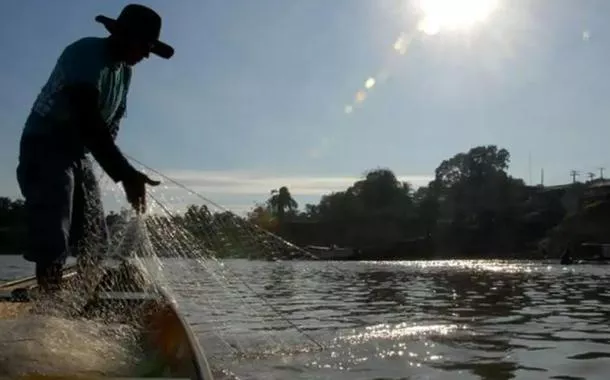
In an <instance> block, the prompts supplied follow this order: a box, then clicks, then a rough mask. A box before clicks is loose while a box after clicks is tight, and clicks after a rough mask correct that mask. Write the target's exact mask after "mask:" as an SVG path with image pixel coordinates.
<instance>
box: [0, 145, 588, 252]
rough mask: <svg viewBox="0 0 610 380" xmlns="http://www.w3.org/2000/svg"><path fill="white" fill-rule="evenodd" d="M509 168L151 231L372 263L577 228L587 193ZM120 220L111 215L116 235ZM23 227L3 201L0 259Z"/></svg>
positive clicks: (485, 154) (524, 243)
mask: <svg viewBox="0 0 610 380" xmlns="http://www.w3.org/2000/svg"><path fill="white" fill-rule="evenodd" d="M509 164H510V154H509V152H508V151H507V150H506V149H503V148H499V147H497V146H495V145H488V146H477V147H474V148H472V149H470V150H469V151H467V152H463V153H458V154H456V155H454V156H453V157H450V158H448V159H445V160H443V161H442V162H441V163H440V164H439V166H438V167H437V168H436V170H435V173H434V179H433V180H432V181H430V182H429V183H428V185H427V186H422V187H419V188H417V189H414V187H413V186H412V185H411V184H409V183H407V182H402V181H399V180H398V179H397V177H396V176H395V174H394V173H393V172H392V171H391V170H390V169H386V168H377V169H373V170H370V171H368V172H366V173H365V174H364V176H363V178H361V179H360V180H358V181H356V182H355V183H353V184H352V185H351V186H349V187H348V188H347V189H345V190H343V191H337V192H332V193H330V194H326V195H323V196H322V197H321V199H320V201H319V202H318V203H317V204H306V205H305V206H304V207H303V208H302V209H300V208H299V205H298V203H297V202H296V201H295V200H294V199H293V197H292V196H291V194H290V189H289V187H288V186H283V187H280V188H279V189H273V190H271V193H270V196H269V198H268V199H267V200H266V201H264V202H262V203H259V204H256V205H255V206H254V207H253V208H252V209H251V211H250V212H249V213H248V214H247V216H245V217H240V216H237V215H235V214H233V213H230V212H221V213H214V212H211V211H210V210H209V209H208V208H207V207H206V206H205V205H190V206H189V207H188V209H187V210H186V212H185V213H183V214H181V215H177V216H172V217H169V216H156V217H153V218H150V220H149V221H148V223H151V227H155V226H156V227H159V226H162V225H170V224H171V225H174V226H176V225H180V226H182V227H184V231H186V233H188V234H190V235H193V236H195V237H197V238H199V239H198V240H199V241H200V242H201V246H200V248H201V249H202V250H204V251H206V252H208V253H212V254H216V255H218V256H242V257H256V256H257V255H260V252H262V251H265V252H267V253H269V252H271V253H272V254H273V256H274V257H276V256H286V255H289V254H290V252H289V251H291V249H290V248H288V249H287V250H286V247H290V245H286V244H284V245H282V244H273V242H274V238H271V237H270V235H269V236H267V237H265V236H266V235H265V234H264V233H261V232H260V231H261V230H264V231H268V232H270V233H272V234H274V235H277V236H279V237H281V238H283V239H285V240H287V241H290V242H293V243H295V244H297V245H299V246H306V245H339V246H348V247H353V248H356V249H358V251H359V252H361V253H362V255H361V256H360V257H361V258H367V259H375V258H424V257H501V256H509V255H513V256H514V255H515V254H521V255H525V254H527V253H528V252H532V251H535V250H536V249H537V248H538V247H539V245H540V243H541V242H543V241H545V239H547V240H548V239H549V238H550V237H551V236H553V234H555V235H557V234H558V231H560V230H561V231H562V232H561V234H560V235H561V236H564V237H565V235H566V233H565V228H566V227H565V226H566V223H567V222H566V221H567V220H570V221H572V222H571V223H572V224H574V222H573V220H574V216H573V215H571V212H570V209H569V207H566V191H572V192H575V193H576V194H577V195H576V198H575V199H577V201H578V202H580V201H581V200H582V195H583V194H584V190H585V189H586V186H585V185H584V184H581V183H576V184H574V186H571V187H569V189H568V190H566V191H544V189H542V188H540V187H538V186H527V185H526V184H525V182H524V181H523V180H522V179H520V178H514V177H512V176H511V175H509V174H508V168H509ZM577 209H578V208H577ZM572 214H573V212H572ZM122 219H124V218H123V217H122V216H121V215H120V214H117V213H110V214H109V215H108V222H109V225H110V226H111V230H112V226H114V227H115V228H114V230H116V226H118V225H121V223H123V222H124V220H122ZM23 220H24V210H23V202H22V201H21V200H11V199H8V198H0V234H1V235H0V238H1V239H0V241H1V242H2V243H0V250H1V251H2V252H10V253H14V252H15V251H16V250H18V249H19V248H21V247H22V246H21V245H20V242H22V239H23V231H24V228H23ZM576 224H581V223H576ZM157 229H159V228H157ZM151 230H152V231H155V228H151ZM580 233H581V234H586V233H587V231H580ZM591 239H593V237H591ZM282 247H283V248H282ZM282 250H284V251H285V252H284V251H282Z"/></svg>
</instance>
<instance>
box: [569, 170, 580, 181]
mask: <svg viewBox="0 0 610 380" xmlns="http://www.w3.org/2000/svg"><path fill="white" fill-rule="evenodd" d="M579 175H580V173H579V172H578V171H576V170H570V176H571V177H572V183H576V177H578V176H579Z"/></svg>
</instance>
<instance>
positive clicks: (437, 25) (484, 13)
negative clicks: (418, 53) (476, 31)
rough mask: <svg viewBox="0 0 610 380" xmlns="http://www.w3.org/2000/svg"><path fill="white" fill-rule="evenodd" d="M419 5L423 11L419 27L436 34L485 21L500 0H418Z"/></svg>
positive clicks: (465, 27)
mask: <svg viewBox="0 0 610 380" xmlns="http://www.w3.org/2000/svg"><path fill="white" fill-rule="evenodd" d="M417 5H418V8H419V10H420V11H421V12H422V13H423V18H422V19H421V21H420V22H419V25H418V29H419V30H421V31H422V32H424V33H426V34H436V33H438V32H439V31H441V30H456V29H468V28H470V27H472V26H473V25H474V24H476V23H479V22H484V21H485V20H486V19H487V17H488V16H489V15H490V14H491V13H492V12H493V11H494V10H495V9H496V7H497V6H498V0H418V1H417Z"/></svg>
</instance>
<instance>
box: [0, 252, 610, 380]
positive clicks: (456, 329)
mask: <svg viewBox="0 0 610 380" xmlns="http://www.w3.org/2000/svg"><path fill="white" fill-rule="evenodd" d="M221 264H222V265H219V264H217V263H212V262H198V261H194V260H190V261H189V260H180V261H178V260H166V261H164V262H163V272H162V273H163V276H164V278H165V279H164V281H167V283H168V285H169V287H170V289H171V290H172V292H173V293H174V295H175V296H176V298H177V300H178V302H179V305H180V307H181V308H182V309H183V311H184V312H185V314H186V315H187V318H188V320H189V322H190V323H191V324H192V325H193V329H194V330H195V332H196V333H197V335H198V336H199V338H200V340H201V342H202V344H203V346H204V347H205V349H206V351H207V353H208V355H209V356H210V358H211V362H212V363H213V364H215V365H217V366H220V367H223V368H226V369H228V370H230V371H231V372H233V373H234V374H236V375H238V376H239V377H240V378H244V379H339V380H342V379H346V380H357V379H363V380H364V379H367V380H370V379H378V380H380V379H607V378H608V375H607V368H609V366H610V344H609V342H610V330H609V328H608V326H609V322H610V318H609V317H610V306H609V302H608V301H610V290H609V289H608V285H609V284H610V276H609V273H610V267H607V268H606V267H604V266H588V265H583V266H573V267H562V266H559V265H547V264H542V263H537V262H501V261H435V262H250V261H244V260H229V261H226V262H223V263H221ZM0 268H1V269H0V278H3V279H6V278H8V277H15V276H19V275H23V274H30V273H31V271H32V268H31V266H29V265H28V264H27V263H24V262H23V261H21V259H20V258H18V257H11V256H2V257H0ZM295 326H296V328H295ZM297 329H298V330H301V331H302V332H304V333H305V334H307V336H305V335H303V334H302V333H301V332H299V331H298V330H297ZM314 341H315V343H313V342H314ZM316 344H320V345H322V346H323V347H324V350H318V349H316Z"/></svg>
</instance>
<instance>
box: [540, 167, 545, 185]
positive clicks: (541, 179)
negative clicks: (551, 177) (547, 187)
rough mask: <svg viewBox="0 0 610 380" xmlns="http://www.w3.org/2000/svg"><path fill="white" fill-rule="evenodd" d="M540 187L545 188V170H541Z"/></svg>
mask: <svg viewBox="0 0 610 380" xmlns="http://www.w3.org/2000/svg"><path fill="white" fill-rule="evenodd" d="M540 186H542V187H544V169H540Z"/></svg>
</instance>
